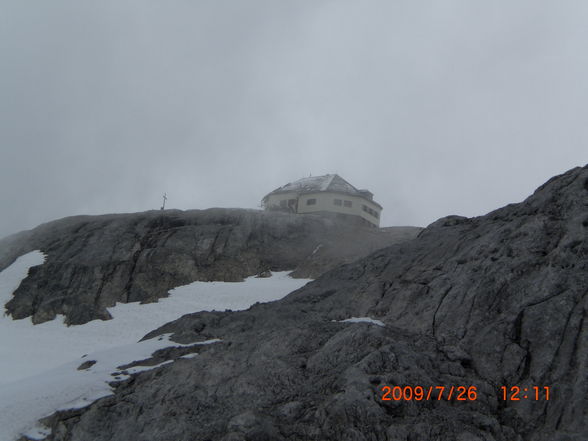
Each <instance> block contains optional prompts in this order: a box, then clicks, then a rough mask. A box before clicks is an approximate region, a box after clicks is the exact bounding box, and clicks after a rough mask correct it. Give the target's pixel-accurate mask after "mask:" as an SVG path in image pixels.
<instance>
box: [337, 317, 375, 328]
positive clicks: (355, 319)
mask: <svg viewBox="0 0 588 441" xmlns="http://www.w3.org/2000/svg"><path fill="white" fill-rule="evenodd" d="M339 321H340V322H347V323H372V324H374V325H378V326H386V325H384V323H383V322H381V321H380V320H376V319H373V318H370V317H351V318H348V319H345V320H339Z"/></svg>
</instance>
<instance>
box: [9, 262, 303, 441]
mask: <svg viewBox="0 0 588 441" xmlns="http://www.w3.org/2000/svg"><path fill="white" fill-rule="evenodd" d="M44 259H45V256H44V255H43V254H42V253H40V252H39V251H35V252H32V253H29V254H27V255H24V256H21V257H20V258H19V259H17V260H16V261H15V262H14V263H13V264H12V265H11V266H10V267H8V268H6V269H5V270H4V271H2V272H0V305H5V304H6V302H8V301H9V300H10V299H11V298H12V294H13V292H14V290H15V289H16V288H17V287H18V286H19V285H20V283H21V281H22V280H23V279H24V278H25V277H26V276H27V274H28V269H29V268H30V267H31V266H34V265H39V264H42V263H43V262H44ZM308 281H309V280H304V279H292V278H290V277H288V273H287V272H276V273H273V275H272V277H269V278H255V277H250V278H247V279H246V280H245V281H244V282H240V283H239V282H232V283H226V282H194V283H191V284H189V285H185V286H181V287H178V288H175V289H173V290H171V291H170V293H169V294H170V295H169V297H167V298H163V299H160V300H159V301H158V302H156V303H150V304H144V305H141V304H139V303H128V304H117V305H116V306H114V307H112V308H109V312H110V314H111V315H112V317H113V319H112V320H107V321H101V320H94V321H92V322H89V323H86V324H85V325H80V326H70V327H67V326H65V325H64V324H63V320H62V318H58V319H56V320H52V321H50V322H46V323H42V324H40V325H33V324H32V322H31V319H30V318H27V319H23V320H13V319H12V317H10V316H6V315H3V316H0V441H12V440H14V439H16V438H18V437H19V436H20V435H21V434H24V435H26V436H27V437H29V438H31V439H39V440H40V439H44V438H45V437H46V436H47V435H49V432H48V429H47V428H45V427H43V426H40V425H39V424H38V423H37V421H38V420H39V419H41V418H43V417H45V416H48V415H51V414H52V413H54V412H55V411H56V410H67V409H79V408H82V407H86V406H88V405H90V404H91V403H93V402H94V401H95V400H97V399H99V398H103V397H106V396H108V395H111V394H112V390H111V387H110V386H109V384H108V383H112V382H116V381H123V380H125V379H127V378H128V377H129V375H132V374H135V373H138V372H143V371H146V370H150V369H155V368H157V367H161V366H163V365H165V364H169V363H172V362H173V361H171V360H169V361H166V362H164V363H161V364H159V365H156V366H134V367H132V368H129V369H125V370H124V371H125V372H124V373H123V372H121V370H120V369H119V367H120V366H123V365H127V364H130V363H132V362H134V361H136V360H145V359H148V358H150V357H151V355H152V354H153V353H154V352H155V351H157V350H160V349H164V348H168V347H172V346H176V347H185V346H190V347H191V346H198V345H208V344H213V343H219V342H221V340H220V339H211V340H206V341H202V342H197V343H191V344H188V345H179V344H177V343H174V342H171V341H170V340H169V335H165V336H159V337H157V338H153V339H150V340H146V341H141V342H138V343H137V341H138V340H140V339H141V338H142V337H143V336H144V335H145V334H147V333H148V332H150V331H151V330H153V329H155V328H157V327H159V326H162V325H164V324H165V323H168V322H170V321H172V320H175V319H177V318H179V317H181V316H182V315H184V314H187V313H192V312H198V311H213V310H217V311H218V310H221V311H222V310H226V309H232V310H241V309H246V308H248V307H250V306H251V305H253V304H254V303H256V302H267V301H272V300H278V299H280V298H282V297H284V296H285V295H287V294H288V293H290V292H292V291H294V290H296V289H298V288H300V287H302V286H303V285H305V284H306V283H307V282H308ZM197 355H198V354H197V353H191V354H186V355H184V356H183V357H181V358H193V357H196V356H197ZM90 360H94V361H95V363H94V364H93V365H92V366H90V367H88V368H87V369H83V370H78V367H79V366H80V365H81V364H82V363H83V362H84V361H90Z"/></svg>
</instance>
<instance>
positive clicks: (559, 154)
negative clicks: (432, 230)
mask: <svg viewBox="0 0 588 441" xmlns="http://www.w3.org/2000/svg"><path fill="white" fill-rule="evenodd" d="M586 23H588V3H586V2H583V1H571V0H570V1H562V2H543V1H537V0H529V1H512V0H503V1H484V2H483V1H472V0H462V1H456V0H444V1H414V0H406V1H390V0H387V1H327V0H323V1H321V0H312V1H311V0H308V1H299V0H297V1H289V2H287V1H275V0H267V1H258V0H248V1H241V0H233V1H229V0H223V1H218V0H210V1H197V0H183V1H180V0H170V1H161V0H157V1H153V0H151V1H150V0H140V1H139V0H137V1H129V0H116V1H108V0H106V1H105V0H100V1H80V0H72V1H62V0H52V1H51V2H47V1H42V0H38V1H34V0H31V1H26V2H23V1H20V0H13V1H12V0H11V1H6V0H0V204H1V207H2V208H1V211H0V236H4V235H7V234H10V233H13V232H16V231H19V230H22V229H26V228H31V227H34V226H36V225H37V224H39V223H41V222H45V221H48V220H52V219H55V218H59V217H64V216H69V215H74V214H99V213H111V212H133V211H143V210H148V209H157V208H159V206H160V205H161V195H162V194H163V192H167V194H168V196H169V200H168V207H169V208H180V209H191V208H208V207H214V206H220V207H244V208H256V207H258V206H259V203H260V200H261V198H262V197H263V196H264V195H265V194H266V193H268V192H269V191H271V190H273V189H275V188H276V187H279V186H281V185H283V184H286V183H287V182H290V181H293V180H295V179H298V178H301V177H305V176H308V175H309V174H312V175H321V174H326V173H338V174H339V175H341V176H342V177H343V178H345V179H347V180H348V181H349V182H351V183H352V184H353V185H355V186H356V187H358V188H367V189H369V190H371V191H372V192H373V193H374V195H375V196H374V198H375V200H376V201H378V202H379V203H380V204H381V205H383V207H384V212H383V214H382V216H383V225H419V226H425V225H427V224H428V223H430V222H432V221H434V220H435V219H437V218H439V217H441V216H445V215H449V214H459V215H464V216H475V215H481V214H484V213H486V212H488V211H491V210H493V209H495V208H498V207H500V206H502V205H505V204H507V203H511V202H518V201H521V200H522V199H524V198H525V197H526V196H528V195H529V194H530V193H531V192H532V191H533V190H534V189H535V188H536V187H538V186H539V185H541V184H542V183H543V182H544V181H546V180H547V179H548V178H550V177H551V176H553V175H555V174H559V173H562V172H564V171H566V170H568V169H569V168H572V167H574V166H579V165H584V164H586V163H587V162H588V148H587V146H588V142H587V141H588V124H587V121H586V119H587V118H586V117H587V115H588V111H587V110H588V87H587V86H588V57H587V55H586V54H587V51H586V44H587V42H588V26H586Z"/></svg>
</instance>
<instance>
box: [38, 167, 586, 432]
mask: <svg viewBox="0 0 588 441" xmlns="http://www.w3.org/2000/svg"><path fill="white" fill-rule="evenodd" d="M587 232H588V167H584V168H575V169H573V170H570V171H569V172H567V173H565V174H563V175H561V176H558V177H556V178H553V179H552V180H550V181H548V182H547V183H546V184H545V185H543V186H541V187H540V188H539V189H538V190H537V191H536V192H535V193H534V194H533V195H532V196H530V197H529V198H528V199H527V200H525V201H524V202H522V203H519V204H512V205H509V206H506V207H504V208H501V209H499V210H496V211H494V212H491V213H489V214H488V215H486V216H482V217H478V218H472V219H467V218H462V217H456V216H450V217H447V218H443V219H440V220H439V221H437V222H435V223H434V224H432V225H430V226H429V227H428V228H427V229H425V230H424V231H423V232H422V233H421V234H420V235H419V236H418V237H417V238H416V239H414V240H412V241H409V242H405V243H402V244H397V245H392V246H390V247H388V248H386V249H382V250H379V251H376V252H375V253H374V254H372V255H370V256H368V257H366V258H364V259H361V260H358V261H356V262H353V263H350V264H347V265H343V266H339V267H337V268H334V269H332V270H331V271H329V272H327V273H326V274H324V275H323V276H321V277H320V278H319V279H317V280H316V281H314V282H312V283H310V284H308V285H307V286H305V287H303V288H302V289H300V290H298V291H296V292H293V293H291V294H290V295H289V296H287V297H286V298H285V299H283V300H281V301H278V302H272V303H269V304H259V305H255V306H253V307H252V308H250V309H249V310H247V311H242V312H234V313H230V312H207V313H197V314H190V315H186V316H184V317H182V318H181V319H179V320H177V321H175V322H172V323H169V324H167V325H165V326H163V327H162V328H160V329H158V330H156V331H154V332H152V333H151V334H150V335H148V336H147V338H149V337H154V336H157V335H160V334H163V333H170V332H171V333H173V334H174V335H173V339H174V340H175V341H177V342H182V343H189V342H197V341H202V340H206V339H210V338H220V339H222V341H221V342H219V343H216V344H214V345H209V346H208V347H206V348H203V349H202V350H201V351H200V354H199V355H198V356H197V357H194V358H191V359H179V358H176V357H175V355H174V353H173V350H170V351H161V352H160V353H157V354H155V357H154V360H153V362H158V361H161V360H166V359H175V362H174V363H171V364H168V365H166V366H164V367H161V368H159V369H156V370H154V371H150V372H144V373H141V374H139V375H136V376H135V377H133V378H132V379H130V380H128V381H126V382H123V383H119V384H118V385H117V386H116V393H115V395H114V396H111V397H107V398H105V399H102V400H100V401H98V402H96V403H94V404H93V405H91V406H89V407H88V408H85V409H83V410H77V411H71V412H63V413H57V414H55V415H53V416H52V417H50V418H48V419H47V420H46V421H45V422H46V423H47V424H48V425H50V426H51V428H52V430H53V433H52V435H50V436H49V438H48V439H49V440H52V441H82V440H89V439H92V440H98V441H99V440H104V441H106V440H113V441H118V440H120V441H122V440H125V441H127V440H139V439H149V440H153V441H159V440H161V441H163V440H195V439H198V440H222V441H243V440H256V441H263V440H268V441H269V440H349V441H351V440H354V441H356V440H357V441H363V440H366V441H367V440H370V441H372V440H394V441H415V440H427V441H431V440H436V441H445V440H448V441H449V440H452V441H453V440H458V441H580V440H586V439H588V399H587V397H588V377H587V376H586V372H588V325H587V322H586V320H585V319H586V316H587V311H588V300H587V298H588V296H587V294H588V288H587V287H588V271H587V270H588V240H587ZM361 316H369V317H371V318H373V319H377V320H380V321H381V322H382V323H383V324H384V326H378V325H377V324H373V323H348V322H342V321H341V320H343V319H347V318H349V317H361ZM384 385H389V386H396V385H398V386H405V385H412V386H416V385H422V386H425V387H428V386H431V385H432V386H446V387H450V386H459V385H462V386H475V387H476V388H477V397H476V400H470V401H457V400H456V399H455V397H454V399H453V400H451V401H448V400H445V399H443V400H423V401H414V400H413V401H402V400H401V401H383V400H382V399H381V398H382V387H383V386H384ZM514 385H517V386H520V387H521V388H525V387H527V388H531V387H533V386H539V387H541V388H543V387H545V386H548V387H550V388H551V390H552V393H551V397H550V399H549V400H545V399H543V398H541V399H539V400H537V401H535V400H533V399H521V400H520V401H510V400H509V401H504V400H503V399H501V392H500V387H501V386H509V387H510V386H514ZM519 398H520V397H519Z"/></svg>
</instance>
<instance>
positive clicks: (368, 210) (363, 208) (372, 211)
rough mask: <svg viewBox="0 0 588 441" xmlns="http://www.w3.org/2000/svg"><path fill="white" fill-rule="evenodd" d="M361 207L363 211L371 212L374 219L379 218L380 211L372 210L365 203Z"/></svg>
mask: <svg viewBox="0 0 588 441" xmlns="http://www.w3.org/2000/svg"><path fill="white" fill-rule="evenodd" d="M361 208H362V210H363V211H365V212H366V213H369V214H371V215H372V216H373V217H375V218H376V219H379V218H380V213H378V212H377V211H376V210H372V209H371V208H370V207H368V206H367V205H362V206H361Z"/></svg>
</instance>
